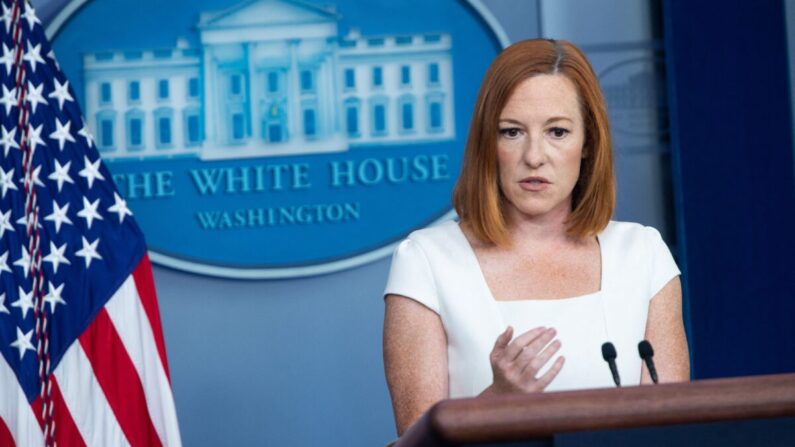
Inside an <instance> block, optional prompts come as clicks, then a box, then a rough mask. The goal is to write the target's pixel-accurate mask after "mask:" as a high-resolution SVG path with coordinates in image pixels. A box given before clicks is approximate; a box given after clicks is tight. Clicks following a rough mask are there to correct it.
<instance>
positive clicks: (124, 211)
mask: <svg viewBox="0 0 795 447" xmlns="http://www.w3.org/2000/svg"><path fill="white" fill-rule="evenodd" d="M113 200H115V202H116V203H114V204H113V205H112V206H110V207H108V211H110V212H112V213H116V214H118V215H119V223H123V222H124V216H132V211H130V209H129V208H128V207H127V202H126V201H125V200H124V199H122V198H121V196H120V195H119V193H117V192H116V191H114V192H113Z"/></svg>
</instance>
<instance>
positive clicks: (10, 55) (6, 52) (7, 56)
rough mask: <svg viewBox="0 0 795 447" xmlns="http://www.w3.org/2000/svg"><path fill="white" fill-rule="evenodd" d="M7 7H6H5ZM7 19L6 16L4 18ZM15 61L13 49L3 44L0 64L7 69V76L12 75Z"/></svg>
mask: <svg viewBox="0 0 795 447" xmlns="http://www.w3.org/2000/svg"><path fill="white" fill-rule="evenodd" d="M3 6H4V7H5V5H3ZM3 19H5V16H3ZM14 59H15V54H14V51H13V50H12V49H11V48H8V47H7V46H6V44H5V43H4V44H3V55H2V56H0V64H3V65H4V66H5V67H6V74H9V75H10V74H11V68H12V67H13V66H14Z"/></svg>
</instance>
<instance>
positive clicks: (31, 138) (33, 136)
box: [15, 124, 47, 158]
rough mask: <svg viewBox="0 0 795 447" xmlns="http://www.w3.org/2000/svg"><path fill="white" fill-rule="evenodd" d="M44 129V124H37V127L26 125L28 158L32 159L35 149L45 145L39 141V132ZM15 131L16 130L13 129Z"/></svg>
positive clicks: (42, 141)
mask: <svg viewBox="0 0 795 447" xmlns="http://www.w3.org/2000/svg"><path fill="white" fill-rule="evenodd" d="M43 127H44V124H39V127H33V125H32V124H28V146H30V156H31V158H32V157H33V154H35V153H36V148H37V147H38V146H46V145H47V143H45V142H44V140H42V139H41V130H42V128H43ZM15 130H16V129H15Z"/></svg>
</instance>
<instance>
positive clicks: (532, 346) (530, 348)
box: [524, 328, 557, 357]
mask: <svg viewBox="0 0 795 447" xmlns="http://www.w3.org/2000/svg"><path fill="white" fill-rule="evenodd" d="M555 335H557V331H556V330H555V329H554V328H549V329H547V330H546V331H544V332H543V333H542V334H541V335H539V336H538V337H536V338H535V339H534V340H532V341H531V342H530V343H528V344H527V345H526V346H525V348H524V349H525V351H526V352H527V353H528V354H530V356H531V357H535V356H537V355H538V354H539V353H540V352H541V350H542V349H544V346H546V345H547V344H548V343H549V342H551V341H552V340H553V339H554V338H555Z"/></svg>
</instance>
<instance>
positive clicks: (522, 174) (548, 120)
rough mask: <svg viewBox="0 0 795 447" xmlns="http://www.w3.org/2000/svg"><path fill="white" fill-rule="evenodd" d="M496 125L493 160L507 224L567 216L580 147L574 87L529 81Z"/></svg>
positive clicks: (544, 79)
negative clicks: (507, 218) (497, 172)
mask: <svg viewBox="0 0 795 447" xmlns="http://www.w3.org/2000/svg"><path fill="white" fill-rule="evenodd" d="M499 119H500V121H499V133H498V135H497V159H498V163H499V170H500V171H499V174H500V188H501V189H502V193H503V195H504V196H505V198H506V199H507V203H506V204H505V205H506V206H507V216H508V217H509V221H510V220H513V219H516V218H519V219H521V218H527V217H541V216H544V215H548V214H549V213H555V214H561V215H563V216H566V215H568V213H569V212H570V211H571V194H572V191H573V190H574V185H575V184H576V183H577V179H578V178H579V176H580V162H581V161H582V158H583V155H584V154H583V147H582V146H583V142H584V141H585V127H584V125H583V118H582V113H581V111H580V105H579V102H578V100H577V90H576V88H575V86H574V84H573V83H572V82H571V81H570V80H569V79H568V78H567V77H565V76H563V75H538V76H533V77H531V78H528V79H526V80H524V81H522V82H521V83H520V84H519V85H518V86H517V87H516V89H515V90H514V92H513V94H511V96H510V97H509V98H508V102H507V103H506V104H505V108H504V109H502V113H501V114H500V117H499Z"/></svg>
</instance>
